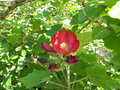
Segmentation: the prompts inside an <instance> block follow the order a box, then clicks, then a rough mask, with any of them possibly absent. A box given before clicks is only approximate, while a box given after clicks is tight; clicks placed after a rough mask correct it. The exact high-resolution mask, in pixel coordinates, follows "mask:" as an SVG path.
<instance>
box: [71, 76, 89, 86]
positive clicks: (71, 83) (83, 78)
mask: <svg viewBox="0 0 120 90" xmlns="http://www.w3.org/2000/svg"><path fill="white" fill-rule="evenodd" d="M87 78H88V77H84V78H82V79H80V80H76V81H73V82H71V83H70V84H73V83H76V82H80V81H82V80H85V79H87Z"/></svg>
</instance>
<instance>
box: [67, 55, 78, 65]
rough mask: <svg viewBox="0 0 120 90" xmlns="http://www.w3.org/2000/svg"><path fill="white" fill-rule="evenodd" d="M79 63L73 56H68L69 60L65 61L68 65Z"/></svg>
mask: <svg viewBox="0 0 120 90" xmlns="http://www.w3.org/2000/svg"><path fill="white" fill-rule="evenodd" d="M78 61H79V60H78V58H77V57H76V56H72V55H70V56H67V59H66V60H65V62H67V63H68V64H76V63H77V62H78Z"/></svg>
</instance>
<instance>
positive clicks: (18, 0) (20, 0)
mask: <svg viewBox="0 0 120 90" xmlns="http://www.w3.org/2000/svg"><path fill="white" fill-rule="evenodd" d="M32 1H35V0H15V1H13V2H11V5H10V6H8V7H7V9H6V10H5V11H3V12H0V21H2V20H3V19H5V18H6V16H7V15H8V14H9V13H10V12H11V11H12V10H14V9H15V8H17V7H18V6H21V5H23V4H24V3H28V2H32Z"/></svg>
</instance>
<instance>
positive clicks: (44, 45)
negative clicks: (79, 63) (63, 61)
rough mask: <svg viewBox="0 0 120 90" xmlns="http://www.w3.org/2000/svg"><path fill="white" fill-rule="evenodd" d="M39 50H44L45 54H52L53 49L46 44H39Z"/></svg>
mask: <svg viewBox="0 0 120 90" xmlns="http://www.w3.org/2000/svg"><path fill="white" fill-rule="evenodd" d="M41 48H42V49H44V50H46V51H47V52H54V53H55V50H53V48H52V47H51V46H50V45H49V44H48V43H41Z"/></svg>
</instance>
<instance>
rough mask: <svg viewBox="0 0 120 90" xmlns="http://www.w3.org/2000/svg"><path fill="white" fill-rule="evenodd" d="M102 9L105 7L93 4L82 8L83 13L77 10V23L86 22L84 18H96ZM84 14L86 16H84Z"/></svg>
mask: <svg viewBox="0 0 120 90" xmlns="http://www.w3.org/2000/svg"><path fill="white" fill-rule="evenodd" d="M104 9H105V6H103V5H94V4H91V5H87V6H86V7H85V8H84V11H82V10H79V12H78V19H79V22H80V23H83V22H85V21H86V20H87V18H86V16H87V17H89V18H95V17H98V16H99V15H100V14H101V13H102V12H103V10H104ZM85 14H86V16H85Z"/></svg>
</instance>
